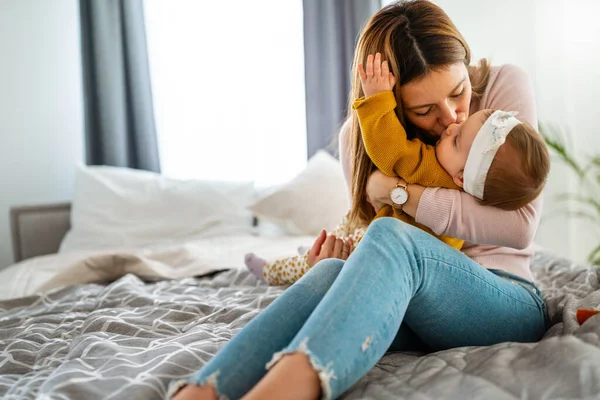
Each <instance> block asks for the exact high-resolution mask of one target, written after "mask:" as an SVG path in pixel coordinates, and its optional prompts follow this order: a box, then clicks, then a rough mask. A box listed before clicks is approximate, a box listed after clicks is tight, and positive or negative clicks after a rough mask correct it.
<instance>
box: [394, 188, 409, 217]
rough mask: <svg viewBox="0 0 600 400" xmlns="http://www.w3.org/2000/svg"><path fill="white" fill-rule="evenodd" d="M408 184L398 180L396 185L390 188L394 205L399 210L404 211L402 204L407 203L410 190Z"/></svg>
mask: <svg viewBox="0 0 600 400" xmlns="http://www.w3.org/2000/svg"><path fill="white" fill-rule="evenodd" d="M407 186H408V185H407V184H406V183H402V181H398V183H396V186H395V187H394V188H393V189H392V190H390V199H391V200H392V207H394V208H395V209H396V210H398V212H399V213H400V212H402V206H403V205H404V204H406V202H407V201H408V190H407Z"/></svg>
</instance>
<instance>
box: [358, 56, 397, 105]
mask: <svg viewBox="0 0 600 400" xmlns="http://www.w3.org/2000/svg"><path fill="white" fill-rule="evenodd" d="M358 73H359V75H360V83H361V84H362V88H363V92H364V93H365V97H370V96H373V95H375V94H377V93H382V92H385V91H388V90H392V89H393V88H394V85H395V84H396V78H395V77H394V75H393V74H392V73H391V72H390V68H389V66H388V62H387V61H384V62H381V53H376V54H375V57H373V54H369V55H368V56H367V65H366V71H365V68H364V67H363V65H362V64H358Z"/></svg>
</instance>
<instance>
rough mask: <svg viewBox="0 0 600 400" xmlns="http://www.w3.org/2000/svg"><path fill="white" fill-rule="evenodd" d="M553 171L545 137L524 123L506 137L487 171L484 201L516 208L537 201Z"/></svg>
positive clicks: (505, 207)
mask: <svg viewBox="0 0 600 400" xmlns="http://www.w3.org/2000/svg"><path fill="white" fill-rule="evenodd" d="M549 173H550V154H549V152H548V147H547V146H546V143H545V142H544V139H543V138H542V136H541V135H540V134H539V133H538V132H537V131H536V130H535V129H533V127H532V126H531V125H529V124H527V123H521V124H519V125H517V126H515V127H514V128H512V130H511V131H510V133H509V134H508V136H506V142H504V144H503V145H502V146H501V147H500V148H499V149H498V152H497V153H496V156H495V157H494V160H493V161H492V164H491V165H490V169H489V171H488V174H487V177H486V180H485V186H484V189H483V200H481V204H484V205H488V206H495V207H499V208H501V209H504V210H516V209H518V208H521V207H523V206H525V205H527V204H529V203H531V202H532V201H533V200H535V199H536V198H537V197H538V196H539V195H540V193H541V192H542V189H543V188H544V186H545V185H546V179H547V177H548V174H549Z"/></svg>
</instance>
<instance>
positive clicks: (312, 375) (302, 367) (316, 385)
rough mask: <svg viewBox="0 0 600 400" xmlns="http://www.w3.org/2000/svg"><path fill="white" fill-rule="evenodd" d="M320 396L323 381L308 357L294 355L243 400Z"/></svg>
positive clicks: (283, 359)
mask: <svg viewBox="0 0 600 400" xmlns="http://www.w3.org/2000/svg"><path fill="white" fill-rule="evenodd" d="M320 395H321V381H320V380H319V375H318V373H317V372H316V371H315V370H314V369H313V367H312V365H311V364H310V362H309V361H308V357H307V356H306V354H304V353H293V354H289V355H286V356H284V357H283V358H282V359H281V360H279V361H278V362H277V364H275V365H274V366H273V368H272V369H271V370H270V371H269V372H268V373H267V374H266V375H265V376H264V377H263V378H262V379H261V380H260V381H259V382H258V383H257V384H256V386H254V387H253V388H252V390H250V391H249V392H248V394H246V396H244V397H243V400H268V399H277V400H288V399H290V400H302V399H306V400H309V399H310V400H314V399H318V398H319V397H320ZM177 400H179V399H177Z"/></svg>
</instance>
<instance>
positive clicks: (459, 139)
mask: <svg viewBox="0 0 600 400" xmlns="http://www.w3.org/2000/svg"><path fill="white" fill-rule="evenodd" d="M435 151H436V156H437V159H438V161H439V163H440V164H441V166H442V167H443V168H444V169H445V170H446V172H448V173H449V174H450V176H452V178H453V179H454V182H455V183H456V184H457V185H458V186H460V187H463V188H464V190H465V191H466V192H468V193H470V194H471V195H473V196H475V197H477V198H478V199H479V200H481V203H482V204H485V205H491V206H496V207H499V208H502V209H505V210H515V209H517V208H520V207H523V206H524V205H526V204H528V203H530V202H531V201H533V200H534V199H535V198H536V197H538V195H539V194H540V192H541V191H542V189H543V188H544V185H545V183H546V178H547V176H548V173H549V172H550V155H549V153H548V149H547V147H546V144H545V143H544V140H543V139H542V137H541V135H540V134H539V133H538V132H536V130H535V129H533V128H532V127H531V126H530V125H529V124H527V123H522V122H520V121H519V120H517V119H516V118H515V117H514V114H513V113H507V112H504V111H494V110H481V111H478V112H476V113H475V114H473V115H471V116H470V117H469V118H468V119H467V120H466V121H465V122H463V123H460V124H451V125H450V126H448V128H447V129H446V131H445V132H444V133H443V134H442V136H441V137H440V140H439V141H438V143H437V145H436V150H435Z"/></svg>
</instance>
